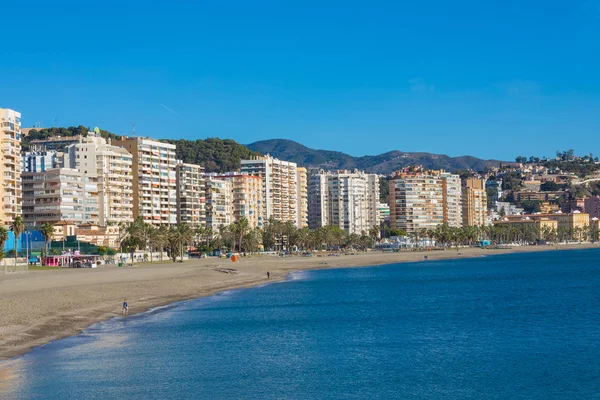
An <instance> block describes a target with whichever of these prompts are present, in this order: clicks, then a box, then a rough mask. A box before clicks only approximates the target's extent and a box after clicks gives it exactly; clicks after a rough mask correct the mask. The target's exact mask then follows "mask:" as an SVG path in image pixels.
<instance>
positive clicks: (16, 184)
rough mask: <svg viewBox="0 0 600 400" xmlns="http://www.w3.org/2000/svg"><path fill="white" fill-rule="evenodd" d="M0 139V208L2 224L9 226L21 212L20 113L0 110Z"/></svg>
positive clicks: (4, 109) (6, 109) (5, 109)
mask: <svg viewBox="0 0 600 400" xmlns="http://www.w3.org/2000/svg"><path fill="white" fill-rule="evenodd" d="M0 135H1V136H0V139H1V141H2V151H1V152H0V154H1V158H2V159H1V162H0V165H1V168H2V171H1V175H0V176H1V177H2V180H1V181H0V183H1V184H0V197H2V199H3V200H4V203H3V205H2V208H0V220H1V222H2V224H4V225H9V224H10V223H11V222H12V221H13V220H14V219H15V217H17V216H20V215H21V214H22V211H21V200H22V191H21V113H19V112H17V111H14V110H11V109H8V108H0Z"/></svg>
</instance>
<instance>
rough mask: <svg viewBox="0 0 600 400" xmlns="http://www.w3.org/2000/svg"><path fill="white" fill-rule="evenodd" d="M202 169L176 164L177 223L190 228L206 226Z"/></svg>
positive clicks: (196, 166)
mask: <svg viewBox="0 0 600 400" xmlns="http://www.w3.org/2000/svg"><path fill="white" fill-rule="evenodd" d="M205 185H206V183H205V177H204V167H202V166H200V165H196V164H186V163H181V164H177V222H178V223H183V224H188V225H190V226H192V227H197V226H205V225H206V188H205Z"/></svg>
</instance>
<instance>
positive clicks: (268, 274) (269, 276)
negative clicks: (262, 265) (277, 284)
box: [267, 271, 271, 279]
mask: <svg viewBox="0 0 600 400" xmlns="http://www.w3.org/2000/svg"><path fill="white" fill-rule="evenodd" d="M267 279H271V273H270V272H269V271H267Z"/></svg>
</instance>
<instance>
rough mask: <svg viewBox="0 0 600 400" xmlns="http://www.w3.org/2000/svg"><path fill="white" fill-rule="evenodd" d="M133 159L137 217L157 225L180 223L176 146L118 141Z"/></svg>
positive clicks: (141, 139) (137, 139)
mask: <svg viewBox="0 0 600 400" xmlns="http://www.w3.org/2000/svg"><path fill="white" fill-rule="evenodd" d="M118 145H119V146H121V147H123V148H125V149H126V150H127V151H128V152H129V153H131V155H132V156H133V218H137V217H142V218H143V220H144V221H145V222H148V223H150V224H153V225H157V226H160V225H167V226H168V225H174V224H176V223H177V160H176V158H175V145H173V144H169V143H162V142H159V141H156V140H152V139H147V138H141V137H131V138H127V139H123V140H121V141H119V142H118Z"/></svg>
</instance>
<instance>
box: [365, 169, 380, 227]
mask: <svg viewBox="0 0 600 400" xmlns="http://www.w3.org/2000/svg"><path fill="white" fill-rule="evenodd" d="M366 179H367V208H368V211H367V212H368V213H369V217H368V223H369V224H371V226H369V229H370V228H373V227H374V226H379V224H380V223H381V218H380V213H379V200H380V198H379V197H380V196H379V190H380V188H379V176H378V175H376V174H366Z"/></svg>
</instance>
